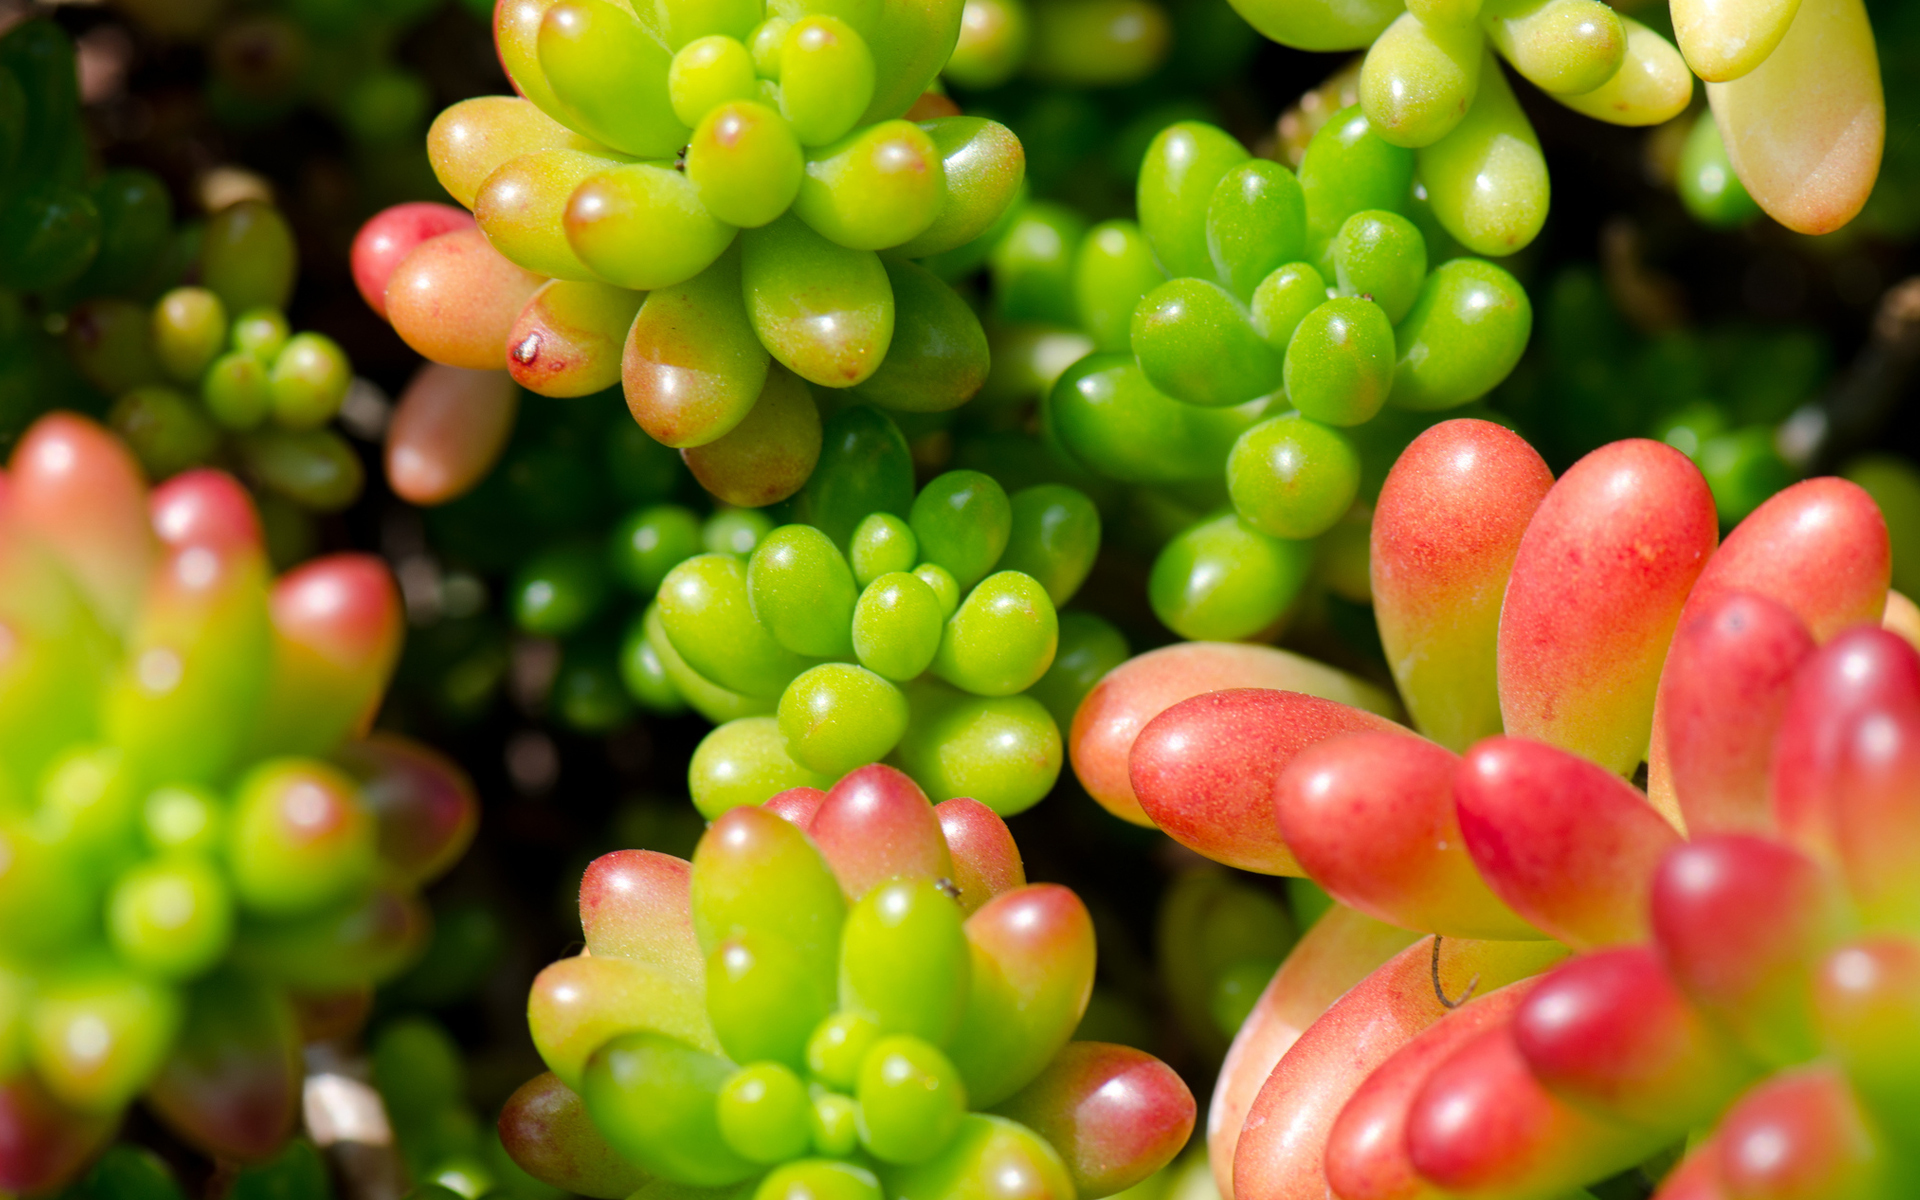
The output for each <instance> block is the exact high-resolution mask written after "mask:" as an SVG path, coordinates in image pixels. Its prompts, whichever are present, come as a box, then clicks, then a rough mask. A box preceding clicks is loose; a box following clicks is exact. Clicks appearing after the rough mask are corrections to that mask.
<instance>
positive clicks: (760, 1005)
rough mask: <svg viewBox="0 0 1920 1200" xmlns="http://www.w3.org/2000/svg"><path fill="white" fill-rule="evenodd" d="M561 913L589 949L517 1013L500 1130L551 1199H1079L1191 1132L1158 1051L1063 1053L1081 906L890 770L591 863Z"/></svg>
mask: <svg viewBox="0 0 1920 1200" xmlns="http://www.w3.org/2000/svg"><path fill="white" fill-rule="evenodd" d="M580 908H581V923H582V925H583V926H584V928H585V931H586V939H587V953H585V954H582V955H581V956H579V957H576V958H569V959H563V960H561V961H560V962H557V963H555V964H553V965H552V966H550V967H548V968H547V969H546V970H545V971H543V972H542V973H541V975H540V977H539V978H538V979H536V980H535V981H534V986H533V994H532V997H531V999H530V1001H529V1005H528V1013H529V1020H530V1022H531V1024H532V1027H533V1035H534V1042H535V1045H536V1046H537V1047H538V1048H539V1050H540V1053H541V1056H542V1057H543V1058H544V1059H545V1060H546V1063H547V1066H548V1067H549V1068H550V1071H551V1073H550V1074H547V1075H543V1076H541V1077H539V1078H537V1079H535V1080H533V1081H531V1082H530V1083H528V1084H527V1085H525V1086H524V1087H522V1088H521V1090H520V1091H519V1092H518V1093H516V1094H515V1096H514V1097H513V1099H512V1100H510V1101H509V1102H508V1104H507V1107H506V1109H505V1111H504V1112H503V1113H502V1115H501V1118H500V1132H501V1136H502V1138H503V1140H504V1142H505V1144H506V1146H507V1149H508V1150H509V1152H510V1153H511V1154H512V1155H513V1156H514V1158H515V1159H516V1160H517V1161H518V1162H519V1163H520V1165H521V1166H522V1167H524V1168H525V1169H526V1170H527V1171H529V1172H530V1173H532V1174H533V1175H534V1176H536V1177H538V1178H541V1179H545V1180H547V1181H548V1182H551V1183H553V1184H555V1185H557V1186H561V1187H565V1188H567V1189H568V1190H570V1191H574V1192H578V1193H580V1194H583V1195H588V1196H600V1197H609V1198H611V1197H620V1196H626V1195H629V1194H632V1193H634V1192H636V1191H647V1192H652V1191H655V1190H659V1191H662V1192H664V1191H669V1190H673V1189H674V1188H675V1186H676V1185H678V1186H681V1187H685V1186H697V1187H704V1188H723V1189H727V1190H728V1191H729V1193H730V1194H738V1195H747V1194H749V1193H750V1194H752V1195H754V1196H758V1197H766V1198H768V1200H772V1198H773V1197H788V1196H804V1195H821V1194H831V1195H835V1196H846V1197H849V1198H853V1197H866V1198H868V1200H879V1198H880V1197H883V1196H892V1197H917V1196H929V1197H934V1196H948V1195H968V1194H974V1193H975V1192H976V1191H977V1190H980V1189H988V1190H991V1191H992V1192H993V1193H994V1194H1004V1195H1007V1196H1012V1197H1036V1198H1039V1197H1047V1198H1054V1197H1059V1198H1069V1197H1074V1196H1082V1197H1097V1196H1104V1195H1108V1194H1111V1193H1113V1192H1116V1191H1120V1190H1123V1189H1125V1188H1126V1187H1129V1186H1131V1185H1132V1184H1134V1183H1137V1182H1139V1181H1141V1180H1142V1179H1145V1178H1147V1177H1148V1176H1150V1175H1151V1174H1153V1172H1155V1171H1156V1170H1158V1169H1159V1168H1160V1167H1161V1166H1163V1165H1164V1164H1165V1163H1167V1162H1168V1161H1169V1160H1170V1159H1171V1158H1172V1157H1173V1155H1174V1154H1175V1153H1176V1152H1177V1151H1178V1150H1179V1149H1180V1147H1181V1146H1182V1145H1183V1144H1184V1143H1185V1141H1186V1139H1187V1135H1188V1133H1189V1132H1190V1131H1191V1129H1192V1126H1193V1120H1194V1108H1193V1098H1192V1096H1191V1094H1190V1093H1189V1092H1188V1091H1187V1089H1186V1086H1185V1085H1184V1084H1183V1083H1181V1082H1180V1080H1179V1077H1178V1076H1177V1075H1175V1074H1174V1073H1173V1072H1172V1071H1171V1070H1170V1069H1169V1068H1167V1067H1166V1066H1165V1065H1164V1064H1162V1063H1160V1062H1159V1061H1158V1060H1157V1059H1154V1058H1153V1057H1152V1056H1150V1055H1147V1054H1144V1053H1142V1052H1140V1051H1137V1050H1132V1049H1129V1048H1127V1047H1123V1046H1116V1045H1108V1044H1101V1043H1092V1042H1074V1041H1070V1040H1069V1039H1070V1038H1071V1037H1072V1035H1073V1031H1074V1028H1075V1026H1076V1025H1077V1024H1078V1023H1079V1021H1080V1017H1081V1014H1082V1012H1083V1011H1084V1009H1085V1007H1086V1002H1087V997H1088V994H1089V991H1090V989H1091V987H1092V984H1093V967H1094V938H1093V925H1092V922H1091V920H1090V919H1089V917H1088V914H1087V911H1086V909H1085V908H1084V907H1083V906H1082V905H1081V903H1080V901H1079V899H1078V898H1077V897H1076V896H1075V895H1074V894H1073V893H1072V892H1071V891H1069V890H1068V889H1066V888H1064V887H1060V886H1058V885H1054V884H1028V883H1027V882H1026V878H1025V873H1024V870H1023V868H1022V866H1021V861H1020V855H1019V851H1018V849H1017V847H1016V846H1015V845H1014V843H1013V839H1012V836H1011V835H1010V834H1009V832H1008V831H1007V828H1006V826H1005V825H1004V824H1003V823H1002V822H1001V821H1000V819H999V818H998V817H997V816H995V815H994V814H993V812H992V811H991V810H990V809H988V808H987V807H986V806H984V805H982V804H979V803H977V802H975V801H973V800H968V799H953V800H948V801H945V802H943V803H941V804H939V805H937V806H936V805H933V804H930V803H929V802H928V800H927V798H926V796H925V794H924V793H922V792H921V791H920V790H919V789H918V788H917V787H915V786H914V784H913V783H912V782H911V781H910V780H908V779H907V778H906V777H905V776H904V775H902V774H901V773H900V772H898V771H896V770H894V769H892V768H890V767H887V766H884V765H874V766H868V767H863V768H861V769H860V770H858V771H855V772H853V773H852V774H850V775H847V776H846V777H844V778H842V779H841V780H839V781H838V782H837V783H835V784H834V786H833V787H832V789H831V790H829V791H826V792H821V791H818V790H816V789H811V788H799V789H794V790H792V791H788V792H783V793H781V794H780V795H778V796H776V797H774V798H773V799H771V800H769V801H768V802H767V804H766V805H764V806H745V807H740V808H735V809H731V810H729V811H728V812H726V813H724V814H722V815H721V816H720V817H719V818H718V819H717V820H716V821H714V823H713V824H712V826H710V827H709V828H708V830H707V832H706V834H705V835H704V836H703V837H702V838H701V840H700V843H699V846H698V847H697V848H696V849H695V851H694V854H693V860H692V862H691V863H688V862H685V861H682V860H680V859H676V858H672V857H670V856H667V855H662V854H658V853H655V852H652V851H645V850H629V851H620V852H616V853H614V854H610V855H607V856H605V857H603V858H601V859H599V860H597V861H596V862H594V864H593V865H592V866H591V867H589V868H588V870H587V873H586V875H585V876H584V878H583V879H582V881H581V890H580Z"/></svg>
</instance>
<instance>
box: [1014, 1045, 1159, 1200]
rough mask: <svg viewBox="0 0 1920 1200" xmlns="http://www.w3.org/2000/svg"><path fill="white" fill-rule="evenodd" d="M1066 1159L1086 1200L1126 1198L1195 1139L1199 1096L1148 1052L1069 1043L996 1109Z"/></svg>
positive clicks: (1075, 1187) (1076, 1188)
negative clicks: (1122, 1195) (1124, 1195)
mask: <svg viewBox="0 0 1920 1200" xmlns="http://www.w3.org/2000/svg"><path fill="white" fill-rule="evenodd" d="M995 1111H997V1112H998V1113H999V1114H1000V1115H1001V1116H1004V1117H1010V1118H1012V1119H1013V1120H1015V1121H1018V1122H1020V1123H1021V1124H1022V1125H1025V1126H1026V1127H1027V1128H1029V1129H1031V1130H1033V1131H1034V1132H1035V1133H1037V1134H1039V1135H1040V1136H1041V1137H1043V1138H1045V1139H1047V1141H1048V1142H1049V1143H1050V1144H1051V1145H1052V1146H1053V1148H1054V1149H1056V1150H1058V1151H1059V1152H1060V1157H1061V1158H1062V1159H1063V1160H1064V1161H1065V1162H1066V1165H1067V1173H1068V1174H1069V1175H1071V1176H1072V1177H1073V1190H1074V1194H1075V1195H1076V1196H1078V1197H1079V1198H1080V1200H1097V1198H1098V1197H1101V1196H1111V1195H1113V1194H1114V1193H1115V1192H1120V1191H1124V1190H1125V1189H1127V1188H1130V1187H1132V1186H1133V1185H1134V1184H1136V1183H1139V1182H1140V1181H1141V1180H1143V1179H1145V1178H1147V1177H1148V1176H1149V1175H1152V1174H1153V1173H1154V1172H1155V1171H1158V1170H1159V1169H1160V1168H1161V1167H1164V1166H1166V1165H1167V1164H1168V1163H1169V1162H1171V1161H1173V1156H1174V1155H1176V1154H1178V1153H1179V1152H1180V1150H1181V1148H1182V1147H1183V1146H1185V1145H1186V1144H1187V1137H1188V1135H1189V1134H1191V1133H1192V1132H1193V1119H1194V1106H1193V1093H1192V1092H1190V1091H1188V1090H1187V1085H1186V1084H1185V1083H1183V1082H1181V1080H1180V1076H1179V1075H1177V1074H1175V1073H1174V1070H1173V1068H1171V1067H1169V1066H1167V1064H1165V1063H1163V1062H1161V1061H1160V1060H1159V1059H1157V1058H1155V1057H1153V1055H1151V1054H1148V1053H1146V1052H1145V1051H1143V1050H1135V1049H1134V1048H1133V1047H1131V1046H1115V1045H1110V1044H1108V1043H1105V1042H1068V1043H1067V1044H1066V1045H1065V1046H1063V1047H1062V1048H1061V1050H1060V1053H1059V1054H1057V1055H1055V1056H1054V1059H1053V1061H1052V1062H1050V1063H1048V1064H1047V1068H1046V1070H1044V1071H1042V1072H1041V1073H1040V1075H1039V1076H1038V1077H1037V1078H1036V1079H1034V1080H1033V1081H1032V1082H1031V1083H1029V1084H1027V1085H1026V1086H1025V1087H1023V1088H1021V1089H1020V1090H1019V1091H1018V1092H1016V1093H1014V1094H1013V1095H1012V1096H1009V1097H1008V1098H1007V1099H1005V1100H1003V1101H1001V1103H1000V1104H999V1106H998V1107H997V1108H996V1110H995Z"/></svg>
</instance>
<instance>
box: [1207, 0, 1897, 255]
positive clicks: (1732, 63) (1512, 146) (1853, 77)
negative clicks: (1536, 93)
mask: <svg viewBox="0 0 1920 1200" xmlns="http://www.w3.org/2000/svg"><path fill="white" fill-rule="evenodd" d="M1234 7H1235V8H1236V9H1238V10H1239V11H1240V13H1241V15H1243V16H1245V17H1246V18H1247V20H1248V21H1249V22H1250V23H1251V24H1253V26H1254V27H1255V28H1257V29H1259V30H1260V32H1261V33H1263V34H1265V35H1266V36H1268V37H1269V38H1272V39H1274V40H1275V41H1278V42H1282V43H1285V44H1287V45H1290V46H1297V47H1299V48H1301V49H1306V50H1349V49H1362V48H1364V49H1366V52H1367V53H1366V60H1365V63H1364V65H1363V66H1362V67H1361V69H1360V76H1359V96H1360V103H1361V105H1362V107H1363V109H1364V110H1365V112H1366V115H1367V118H1368V120H1369V121H1370V122H1371V123H1372V125H1373V127H1374V129H1375V131H1376V132H1377V133H1378V134H1379V135H1380V136H1381V137H1383V138H1386V139H1388V140H1389V141H1391V142H1393V143H1394V144H1395V145H1399V146H1405V147H1407V148H1409V149H1411V150H1414V151H1417V153H1418V158H1419V168H1418V169H1419V174H1420V178H1421V180H1422V182H1423V184H1424V185H1425V187H1426V189H1427V191H1428V193H1429V194H1430V195H1431V196H1432V198H1433V202H1434V213H1435V215H1436V216H1437V217H1438V218H1439V220H1440V222H1441V223H1442V224H1443V225H1445V226H1446V228H1447V230H1448V231H1449V232H1450V233H1452V234H1453V235H1454V236H1455V237H1457V238H1459V239H1460V241H1461V242H1463V243H1464V244H1466V245H1467V246H1469V247H1472V248H1473V249H1475V250H1477V251H1479V252H1481V253H1510V252H1511V251H1512V250H1515V249H1518V248H1519V247H1520V246H1522V245H1525V244H1526V243H1527V242H1528V241H1530V240H1531V239H1532V237H1533V235H1534V233H1536V232H1538V230H1539V227H1540V221H1541V219H1542V218H1543V217H1544V216H1545V215H1546V210H1547V196H1548V181H1547V172H1546V164H1545V161H1544V159H1542V157H1541V155H1540V147H1539V141H1538V139H1537V138H1536V137H1535V135H1534V132H1533V127H1532V124H1531V122H1529V121H1528V119H1527V117H1526V114H1525V113H1524V112H1522V111H1521V108H1520V106H1519V104H1518V103H1517V101H1516V100H1515V98H1514V95H1513V89H1512V88H1511V87H1510V86H1509V84H1508V83H1507V80H1506V76H1505V72H1504V71H1503V69H1502V67H1501V62H1502V60H1504V61H1505V63H1506V64H1507V65H1509V66H1511V67H1512V69H1513V70H1514V71H1515V72H1516V73H1517V74H1519V75H1520V76H1521V77H1522V78H1524V79H1526V80H1527V81H1528V82H1530V83H1532V84H1533V85H1534V86H1536V87H1538V88H1539V89H1540V90H1541V91H1543V92H1545V93H1546V94H1547V95H1548V96H1550V97H1551V98H1552V99H1554V100H1555V101H1556V102H1558V103H1560V104H1562V105H1565V106H1566V107H1568V108H1570V109H1573V110H1574V111H1575V112H1578V113H1581V114H1583V115H1586V116H1590V117H1593V118H1595V119H1597V120H1602V121H1607V122H1610V123H1613V124H1616V125H1656V124H1659V123H1661V122H1663V121H1666V120H1668V119H1670V118H1672V117H1675V116H1677V115H1679V114H1680V113H1681V112H1682V111H1683V110H1684V109H1685V108H1686V107H1687V105H1688V102H1689V100H1690V99H1691V97H1692V94H1693V77H1694V76H1695V75H1698V76H1699V77H1700V78H1701V79H1703V80H1705V81H1706V84H1707V100H1708V103H1709V104H1710V105H1711V106H1712V109H1713V117H1714V120H1713V124H1712V127H1711V129H1712V134H1711V136H1712V137H1713V138H1714V140H1716V141H1718V142H1720V144H1721V148H1722V152H1723V153H1724V154H1725V156H1726V158H1727V160H1728V162H1729V164H1730V165H1731V167H1732V169H1733V171H1734V173H1735V174H1737V175H1738V177H1739V180H1740V182H1741V183H1742V184H1743V185H1744V187H1745V190H1746V191H1747V192H1748V193H1749V194H1751V196H1752V198H1753V199H1754V200H1755V201H1757V202H1758V203H1759V205H1760V207H1761V208H1763V209H1765V210H1766V212H1767V213H1768V214H1769V215H1770V216H1772V217H1773V218H1774V219H1775V220H1777V221H1779V222H1780V223H1781V224H1783V225H1786V226H1787V227H1789V228H1791V229H1794V230H1797V231H1799V232H1802V233H1827V232H1830V231H1832V230H1834V229H1837V228H1839V227H1840V226H1842V225H1845V224H1846V223H1847V222H1848V221H1850V220H1852V218H1853V217H1854V215H1855V214H1856V213H1858V212H1859V211H1860V209H1861V207H1862V206H1863V205H1864V204H1865V203H1866V201H1867V196H1868V194H1869V193H1870V192H1871V191H1872V189H1873V184H1874V178H1875V176H1876V174H1877V173H1878V171H1879V167H1880V155H1881V149H1882V146H1883V143H1884V141H1885V137H1886V106H1885V102H1884V100H1883V97H1882V92H1881V85H1880V61H1879V58H1878V56H1877V55H1876V53H1875V48H1874V39H1873V30H1872V28H1871V26H1870V25H1869V23H1868V20H1867V11H1866V6H1865V5H1864V4H1863V3H1862V0H1799V2H1795V0H1778V2H1776V0H1757V2H1754V3H1719V2H1716V0H1672V2H1671V3H1670V4H1669V5H1668V16H1669V17H1670V18H1671V28H1672V30H1673V33H1674V40H1673V41H1669V40H1668V39H1667V38H1666V37H1664V36H1663V35H1662V34H1661V33H1660V32H1659V31H1658V30H1656V29H1653V28H1651V27H1649V26H1647V25H1644V24H1642V23H1640V22H1639V21H1636V20H1634V19H1633V18H1632V17H1629V16H1627V15H1625V13H1622V12H1616V11H1615V10H1614V8H1613V7H1610V6H1609V5H1607V4H1604V3H1601V2H1600V0H1407V2H1406V3H1402V0H1362V2H1360V3H1354V4H1347V3H1335V2H1334V0H1303V2H1295V0H1238V2H1236V3H1235V5H1234ZM1620 7H1621V8H1626V7H1629V6H1627V5H1624V4H1623V5H1621V6H1620ZM1675 42H1678V46H1677V48H1676V46H1675V44H1674V43H1675ZM1702 136H1703V137H1706V136H1709V135H1708V134H1706V133H1705V132H1703V134H1702ZM1502 244H1504V245H1505V246H1506V249H1505V250H1500V249H1497V248H1496V247H1498V246H1499V245H1502Z"/></svg>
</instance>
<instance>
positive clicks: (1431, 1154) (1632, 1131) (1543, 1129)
mask: <svg viewBox="0 0 1920 1200" xmlns="http://www.w3.org/2000/svg"><path fill="white" fill-rule="evenodd" d="M1406 1122H1407V1123H1406V1146H1407V1158H1408V1160H1409V1161H1410V1162H1411V1163H1412V1165H1413V1169H1414V1170H1415V1171H1417V1172H1419V1174H1420V1176H1421V1177H1422V1178H1424V1179H1426V1180H1427V1181H1428V1182H1429V1183H1431V1184H1433V1185H1435V1186H1436V1187H1439V1188H1441V1189H1444V1190H1445V1191H1446V1192H1448V1193H1465V1194H1467V1195H1472V1196H1485V1197H1489V1198H1490V1200H1491V1198H1493V1197H1513V1198H1514V1200H1518V1198H1519V1197H1523V1196H1553V1195H1560V1194H1563V1193H1565V1192H1569V1191H1572V1190H1573V1189H1574V1188H1577V1187H1579V1186H1580V1185H1582V1184H1587V1183H1593V1182H1596V1181H1598V1180H1600V1179H1604V1178H1605V1177H1607V1176H1608V1175H1612V1174H1615V1173H1617V1172H1619V1171H1623V1170H1625V1169H1626V1168H1628V1167H1630V1166H1632V1165H1633V1164H1634V1163H1636V1162H1639V1161H1640V1160H1641V1159H1644V1158H1646V1157H1647V1156H1648V1155H1649V1154H1652V1153H1653V1152H1654V1151H1655V1150H1658V1149H1659V1148H1660V1147H1661V1145H1663V1144H1664V1143H1665V1142H1666V1141H1667V1140H1668V1136H1667V1135H1666V1134H1664V1133H1655V1132H1652V1131H1650V1130H1646V1129H1639V1128H1635V1127H1633V1126H1630V1125H1618V1124H1615V1123H1613V1122H1611V1121H1606V1120H1603V1119H1601V1118H1599V1117H1595V1116H1592V1115H1589V1114H1588V1113H1585V1112H1582V1111H1581V1110H1580V1109H1577V1108H1575V1107H1573V1106H1572V1105H1571V1104H1568V1103H1567V1102H1566V1101H1564V1100H1561V1099H1560V1098H1558V1097H1556V1096H1555V1095H1554V1094H1553V1093H1552V1092H1549V1091H1548V1090H1547V1089H1546V1088H1544V1087H1542V1086H1541V1085H1540V1081H1539V1080H1537V1079H1536V1078H1534V1075H1533V1072H1532V1071H1530V1070H1528V1068H1527V1061H1526V1059H1524V1058H1523V1057H1521V1055H1520V1048H1519V1046H1518V1045H1517V1044H1515V1042H1514V1038H1513V1026H1512V1024H1511V1022H1510V1021H1506V1022H1497V1023H1495V1024H1494V1025H1493V1026H1492V1027H1491V1028H1488V1029H1485V1030H1483V1031H1481V1032H1480V1033H1478V1034H1475V1035H1474V1036H1473V1037H1471V1038H1469V1039H1468V1040H1467V1041H1466V1042H1465V1043H1464V1044H1462V1045H1461V1046H1459V1047H1458V1048H1456V1049H1455V1050H1454V1052H1453V1053H1452V1054H1450V1055H1449V1056H1448V1057H1447V1058H1446V1059H1445V1060H1444V1061H1442V1062H1441V1063H1440V1064H1439V1065H1438V1066H1436V1067H1435V1068H1434V1069H1433V1073H1432V1074H1430V1075H1428V1076H1427V1079H1426V1082H1425V1083H1423V1084H1421V1086H1420V1090H1419V1092H1418V1093H1417V1094H1416V1095H1415V1096H1414V1098H1413V1102H1412V1103H1411V1104H1410V1105H1409V1106H1408V1109H1407V1117H1406Z"/></svg>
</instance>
